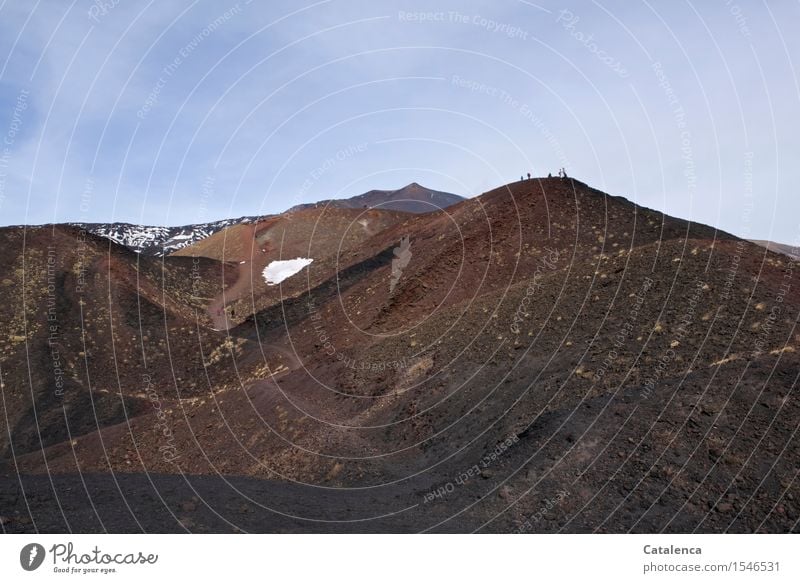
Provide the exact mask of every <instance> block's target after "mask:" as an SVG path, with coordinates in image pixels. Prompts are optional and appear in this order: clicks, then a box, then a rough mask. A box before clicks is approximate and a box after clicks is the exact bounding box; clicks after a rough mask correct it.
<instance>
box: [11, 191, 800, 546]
mask: <svg viewBox="0 0 800 583" xmlns="http://www.w3.org/2000/svg"><path fill="white" fill-rule="evenodd" d="M312 210H313V209H312ZM340 210H341V209H340ZM302 212H305V211H302ZM302 217H303V215H300V218H298V217H297V216H294V217H292V218H290V219H289V218H287V219H286V221H287V223H286V227H285V229H284V231H283V232H284V233H289V232H291V233H293V234H292V237H294V238H295V242H294V243H292V245H299V244H300V243H299V242H300V241H301V239H302V238H303V237H306V244H307V247H306V248H307V249H308V248H310V249H312V251H315V250H319V252H318V253H317V254H316V255H313V254H308V255H307V256H311V257H313V258H314V259H315V261H314V263H312V264H311V265H310V266H309V267H308V268H306V269H305V270H304V271H303V272H301V274H299V275H297V276H294V277H292V278H289V279H288V280H286V281H285V282H284V283H283V284H281V285H279V286H274V287H268V286H266V285H263V282H262V284H260V285H256V280H257V279H260V269H263V266H260V263H257V262H256V261H255V260H253V262H252V264H244V267H239V264H238V263H232V262H226V263H218V262H214V261H212V260H208V262H207V263H203V270H204V272H203V273H204V277H203V285H204V286H206V289H205V291H204V293H203V297H205V298H209V299H208V300H206V301H208V302H210V303H202V302H194V303H192V301H191V300H190V298H189V297H188V296H187V295H186V288H187V282H186V279H187V278H189V276H188V275H187V269H191V268H192V266H193V264H192V261H193V260H192V258H191V257H188V258H180V257H174V258H169V259H168V260H167V261H165V262H164V263H163V264H161V263H147V262H143V261H141V260H139V261H138V262H137V258H136V257H135V256H132V255H131V254H128V253H126V252H125V251H124V250H121V249H119V248H117V247H115V246H111V247H109V246H108V245H107V244H106V250H107V252H106V253H103V251H102V249H101V245H102V244H101V243H100V242H99V241H96V242H95V243H94V244H95V252H94V253H95V255H93V257H94V258H95V261H96V262H97V263H96V265H99V266H101V268H100V269H97V268H96V269H97V274H98V275H97V277H96V278H95V279H94V280H93V282H94V283H93V287H92V290H94V291H92V295H91V296H90V297H87V298H84V301H86V302H87V305H86V306H85V307H84V310H85V313H87V314H89V315H90V317H89V318H87V317H86V316H84V318H83V321H84V324H82V325H81V324H80V322H81V316H80V312H79V311H78V312H76V311H75V310H74V309H73V308H72V307H70V306H72V304H70V306H66V305H65V306H63V307H60V308H59V311H58V314H59V318H61V319H62V321H64V322H69V324H70V325H71V326H73V327H76V328H77V333H78V335H77V336H76V338H85V337H89V338H90V339H92V340H93V342H94V343H95V345H96V346H94V347H93V350H94V351H95V352H94V353H93V359H92V361H93V362H96V364H92V363H91V362H90V364H89V365H88V366H89V370H90V372H91V374H92V375H96V377H97V378H99V379H101V380H102V381H103V383H102V384H101V383H98V382H97V380H96V379H95V381H94V382H93V383H92V384H91V386H90V384H89V382H88V380H86V379H84V377H85V376H86V375H85V374H84V373H85V371H84V370H83V367H84V366H85V363H84V362H82V361H81V360H80V359H78V358H74V357H71V359H70V361H69V366H70V371H71V373H72V374H73V376H74V377H75V379H76V380H74V381H71V382H72V384H71V385H70V391H69V392H68V395H70V397H69V399H75V401H70V403H69V404H68V405H69V406H67V407H65V406H64V402H63V401H60V400H54V399H53V398H51V397H46V395H47V394H48V391H51V389H50V388H49V383H50V381H49V380H48V378H49V377H48V375H49V374H51V373H50V370H51V369H52V364H48V360H47V359H48V358H49V351H48V350H46V348H47V347H46V343H45V344H43V340H46V337H43V336H42V331H41V330H39V331H33V332H30V333H29V335H28V336H27V337H26V338H27V340H25V341H20V340H18V337H19V332H18V330H19V329H20V328H19V326H18V320H19V315H20V314H26V315H27V316H26V317H27V318H28V321H34V320H35V318H36V314H37V312H38V311H41V305H42V302H45V301H46V294H44V293H43V292H42V291H41V290H40V287H41V280H36V283H35V285H34V284H33V283H31V282H30V281H27V280H26V282H25V283H24V284H23V283H22V282H21V280H20V279H18V278H17V276H18V275H20V274H18V273H17V272H18V271H19V269H20V261H21V259H20V258H21V257H25V258H27V260H28V261H31V262H38V263H36V265H37V269H41V267H42V265H43V264H42V263H41V260H42V249H43V248H45V247H46V245H47V244H48V243H49V241H50V240H51V238H50V235H49V233H47V232H37V233H35V234H34V235H29V236H28V237H27V239H25V240H24V244H23V242H22V240H21V239H20V237H21V234H20V232H18V231H13V230H5V231H0V235H2V236H3V237H5V238H6V240H5V243H6V246H5V247H4V248H5V249H10V250H11V251H9V252H8V253H6V254H4V255H2V257H1V258H0V261H2V262H3V263H0V269H2V272H3V275H2V277H5V278H7V279H9V280H10V281H11V282H12V283H11V284H9V286H10V287H14V288H15V289H21V288H19V286H23V285H24V286H27V287H24V289H26V290H31V291H30V292H28V291H26V294H25V296H24V298H21V300H20V302H11V303H10V305H9V306H8V307H7V308H6V310H7V312H6V314H5V316H6V317H8V318H9V320H8V321H9V322H11V324H10V325H9V326H8V330H9V338H12V337H13V338H12V339H11V340H9V341H7V343H6V344H5V345H4V346H3V350H4V352H3V360H2V376H3V382H4V389H3V396H4V403H5V407H6V412H7V413H6V415H7V416H6V419H7V420H8V429H9V431H8V432H6V431H4V432H2V435H4V436H5V435H10V436H11V438H10V439H7V440H6V442H5V445H6V447H5V452H6V454H5V472H6V474H5V476H6V477H5V478H3V479H2V480H1V481H0V484H2V488H0V501H2V502H3V504H4V506H3V507H2V508H3V509H2V510H0V515H4V516H7V517H9V521H7V523H6V525H4V528H5V529H7V530H14V531H31V530H35V529H39V530H48V531H63V530H67V529H75V530H81V531H93V530H97V529H100V528H106V529H109V530H114V531H129V530H133V531H136V530H146V531H180V530H190V531H200V532H204V531H214V532H216V531H222V532H227V531H230V530H235V529H241V530H246V531H279V532H283V531H314V532H320V531H321V532H331V531H336V532H338V531H343V532H353V531H384V532H385V531H389V532H394V531H422V530H431V531H457V532H463V531H473V530H483V531H496V532H509V531H524V532H629V531H635V532H657V531H668V532H689V531H695V530H697V531H701V532H726V531H733V532H755V531H759V532H760V531H768V532H789V531H797V530H798V520H799V519H800V505H799V504H798V496H800V486H799V482H798V479H797V473H798V467H800V463H799V462H800V459H798V457H799V456H798V451H800V448H798V447H797V445H798V444H797V439H798V428H800V421H799V420H800V411H799V410H798V400H797V391H796V387H797V381H798V372H800V355H798V352H797V351H798V350H800V346H798V344H800V336H799V335H798V330H797V317H798V314H799V313H800V297H798V295H797V293H796V289H797V286H798V283H800V282H798V275H799V274H800V270H798V269H797V267H798V266H797V264H796V262H794V261H793V260H792V259H791V258H790V257H786V256H782V255H777V254H774V253H772V252H769V251H767V250H766V249H763V248H760V247H757V246H755V245H753V244H751V243H748V242H745V241H741V240H739V239H737V238H735V237H733V236H731V235H728V234H726V233H723V232H719V231H717V230H715V229H713V228H711V227H707V226H704V225H698V224H695V223H689V222H687V221H683V220H680V219H675V218H672V217H666V216H664V215H662V214H660V213H658V212H655V211H652V210H648V209H644V208H642V207H638V206H636V205H634V204H632V203H630V202H629V201H627V200H625V199H621V198H618V197H612V196H608V195H606V194H604V193H602V192H599V191H597V190H594V189H591V188H589V187H588V186H586V185H585V184H582V183H580V182H579V181H576V180H560V179H542V180H531V181H524V182H519V183H514V184H511V185H508V186H505V187H502V188H498V189H496V190H494V191H491V192H489V193H486V194H484V195H482V196H480V197H478V198H475V199H470V200H467V201H465V202H463V203H460V204H458V205H456V206H454V207H451V208H448V209H446V210H445V211H441V212H438V213H433V214H430V215H420V216H413V217H408V216H398V217H397V220H391V221H387V223H386V224H384V225H382V226H381V228H380V229H374V230H372V231H371V233H370V232H366V231H367V230H366V229H364V230H363V231H364V232H363V233H361V234H359V236H358V237H357V238H354V239H353V240H352V241H353V244H343V245H339V244H334V243H337V242H338V241H344V240H347V236H345V235H343V234H342V233H345V234H346V233H348V232H349V230H348V229H343V230H339V231H334V232H333V233H334V234H333V235H328V236H327V238H326V239H325V240H324V241H320V244H319V246H317V247H315V246H314V245H315V243H314V239H313V236H312V234H313V233H315V230H314V224H315V221H316V218H317V216H315V215H308V217H307V218H302ZM344 218H345V217H344V215H341V217H340V218H339V219H337V224H342V223H343V222H344ZM348 220H349V222H347V223H346V224H352V223H353V220H352V217H349V218H348ZM288 221H291V222H288ZM280 224H283V223H275V225H280ZM274 228H275V227H274V225H273V226H271V227H269V228H265V229H264V230H262V229H261V228H260V227H252V230H251V231H249V232H248V230H247V229H240V230H239V231H240V233H244V235H240V238H238V239H235V240H233V244H234V245H235V246H238V248H240V249H244V248H246V245H247V244H250V245H251V250H252V241H257V240H258V239H259V237H260V236H261V235H262V234H265V233H267V234H268V233H270V232H275V231H271V229H274ZM54 232H55V233H56V234H55V235H54V236H55V240H56V244H57V245H61V246H64V247H66V245H67V243H68V240H69V237H68V236H67V235H66V234H65V233H66V232H65V231H63V230H61V229H60V228H59V229H56V231H54ZM70 236H72V235H70ZM403 237H408V238H409V240H410V242H411V247H410V249H411V253H412V256H411V258H410V260H409V261H408V263H407V265H406V266H405V267H404V268H403V269H402V273H401V274H400V275H399V279H398V280H397V281H398V283H397V287H396V288H395V290H394V293H392V294H390V293H389V282H390V280H391V277H392V270H393V267H392V260H393V258H395V257H396V255H395V254H394V252H393V251H394V249H395V248H396V247H397V246H398V244H399V242H400V240H401V239H402V238H403ZM283 240H284V241H285V240H286V239H285V238H284V239H283ZM211 243H213V245H212V244H211ZM211 243H206V247H205V248H206V249H212V248H214V247H215V245H217V243H215V242H211ZM226 248H227V247H223V249H226ZM273 249H274V248H273ZM273 249H270V250H269V252H268V253H265V254H262V255H265V256H266V257H264V258H263V260H264V261H266V260H267V259H268V258H269V257H271V255H270V253H271V252H273ZM295 249H297V247H296V246H295V247H293V248H292V254H294V253H295ZM220 251H221V249H220V248H219V246H218V245H217V247H216V251H215V252H217V253H218V252H220ZM190 254H191V252H190ZM251 255H252V253H251ZM297 255H301V256H303V255H306V254H305V253H299V252H298V253H297ZM286 256H287V255H283V257H284V258H285V257H286ZM220 257H222V256H220ZM225 259H226V261H227V260H228V257H227V256H225ZM180 261H183V262H184V263H180ZM104 262H106V263H104ZM134 266H137V268H136V269H134ZM259 266H260V268H259ZM73 267H74V266H73V265H72V264H71V263H70V262H69V261H66V260H65V262H64V263H63V265H62V266H61V271H60V273H63V276H64V278H65V281H67V282H69V281H70V280H69V277H70V276H69V275H68V273H69V272H70V271H71V269H72V268H73ZM257 270H258V271H257ZM148 274H149V275H152V276H153V277H148ZM159 274H160V276H159ZM248 280H249V281H248ZM243 281H244V282H245V283H244V284H242V283H240V282H243ZM223 286H227V287H225V288H224V293H225V300H224V302H225V304H227V305H229V306H231V307H234V308H235V311H236V317H235V318H232V322H230V323H229V322H223V323H224V324H226V326H227V325H229V324H233V326H230V328H229V330H228V331H227V333H217V332H214V331H212V330H211V328H213V327H219V324H220V322H219V321H216V322H215V321H212V319H210V318H208V317H207V316H206V315H205V313H204V310H205V309H206V308H207V307H208V306H209V305H214V302H219V301H220V298H221V297H222V294H223ZM68 287H69V286H67V288H68ZM34 290H39V291H38V292H36V293H34ZM109 290H110V291H109ZM37 294H38V295H37ZM65 297H67V298H69V297H70V295H69V293H66V295H65ZM234 297H235V299H230V298H234ZM109 298H111V299H112V300H113V301H109ZM136 298H138V301H139V302H142V306H145V305H146V302H149V303H150V304H152V308H150V307H148V308H147V309H144V308H142V309H141V314H139V313H138V312H137V311H135V310H134V311H133V312H132V311H131V309H132V308H129V307H126V306H128V304H130V302H133V304H131V305H132V306H136V303H135V302H136ZM22 299H24V301H25V302H28V303H24V304H23V302H22ZM126 302H127V303H126ZM148 305H149V304H148ZM219 305H221V304H219ZM198 314H199V315H198ZM39 318H40V319H41V315H39ZM23 321H24V319H23ZM143 322H144V324H142V323H143ZM76 323H77V326H75V324H76ZM137 325H143V326H145V328H147V337H148V340H147V341H146V342H141V341H138V342H136V341H135V340H129V339H128V338H129V337H130V336H133V335H134V334H135V332H134V330H135V329H136V326H137ZM124 326H128V328H124ZM81 330H83V334H81V333H80V332H81ZM112 332H113V335H112ZM14 339H16V340H14ZM162 339H163V342H162ZM140 344H144V354H145V355H146V356H147V357H148V358H147V363H146V365H145V363H144V359H142V358H139V357H138V356H137V355H136V350H137V349H138V350H139V351H140V352H141V351H142V346H140ZM109 345H110V346H111V347H113V348H114V350H113V351H112V350H110V349H109V348H108V346H109ZM160 346H164V350H163V351H162V350H161V349H160V348H159V347H160ZM79 348H80V346H79V345H77V344H74V343H73V344H69V345H68V346H67V347H66V348H65V351H64V353H65V354H68V355H73V354H74V353H75V352H76V351H78V350H79ZM150 353H152V354H150ZM37 359H38V360H37ZM126 360H127V362H126ZM34 361H35V362H38V363H40V366H41V370H42V371H44V372H43V373H42V374H40V375H38V376H36V375H35V374H33V373H32V374H31V376H30V377H29V375H28V374H27V368H28V367H27V366H26V364H27V363H31V362H34ZM48 366H49V367H50V368H49V369H48ZM145 366H146V369H145V368H144V367H145ZM32 370H33V369H32ZM143 370H147V371H151V372H152V373H153V378H154V385H156V386H157V391H156V392H157V394H158V395H159V399H160V401H159V404H160V410H161V411H162V412H163V413H162V417H161V418H159V417H158V416H157V412H156V411H155V410H154V408H153V405H152V402H151V401H150V400H148V399H145V398H142V396H141V388H140V387H138V385H139V384H140V377H141V374H142V371H143ZM87 378H88V377H87ZM103 390H104V391H106V392H101V391H103ZM30 395H33V396H34V400H31V398H30ZM101 395H105V396H104V397H101ZM79 398H81V399H85V400H84V401H79V400H78V399H79ZM48 399H49V400H48ZM103 399H105V400H103ZM93 404H94V405H93ZM98 404H99V406H98ZM81 407H83V408H84V409H83V410H84V415H83V417H81V416H78V415H77V414H76V413H75V411H76V410H80V409H81ZM64 411H67V414H66V415H64V414H63V412H64ZM37 417H38V420H39V427H43V428H44V429H43V430H41V431H39V430H37V425H36V423H35V420H36V419H37ZM164 427H168V428H169V435H165V434H164V432H163V428H164ZM37 436H43V437H44V438H45V439H43V441H42V442H41V443H38V442H37V439H36V438H37ZM4 439H5V438H4ZM165 447H168V448H169V449H168V450H166V451H167V452H168V453H170V455H166V456H165V455H164V452H165V449H164V448H165ZM172 454H174V455H172ZM476 467H477V468H476ZM51 480H53V482H52V484H57V486H56V487H57V488H58V490H56V492H57V493H58V497H54V495H53V486H52V485H51ZM66 488H70V490H66ZM125 502H127V504H128V505H127V506H124V503H125ZM59 504H61V508H59V506H58V505H59ZM29 508H30V510H29ZM90 508H91V509H93V510H88V509H90ZM95 510H96V514H95ZM101 524H102V526H100V525H101Z"/></svg>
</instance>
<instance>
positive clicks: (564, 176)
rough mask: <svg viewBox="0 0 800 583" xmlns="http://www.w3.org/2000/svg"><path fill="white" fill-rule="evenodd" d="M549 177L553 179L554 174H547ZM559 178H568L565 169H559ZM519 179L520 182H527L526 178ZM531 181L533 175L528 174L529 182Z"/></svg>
mask: <svg viewBox="0 0 800 583" xmlns="http://www.w3.org/2000/svg"><path fill="white" fill-rule="evenodd" d="M547 177H548V178H552V177H553V174H552V173H551V172H548V173H547ZM558 177H559V178H566V177H567V171H566V170H564V169H563V168H559V169H558ZM519 179H520V182H521V181H523V180H525V177H524V176H520V177H519ZM530 179H531V173H530V172H528V180H530Z"/></svg>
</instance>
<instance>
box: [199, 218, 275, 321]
mask: <svg viewBox="0 0 800 583" xmlns="http://www.w3.org/2000/svg"><path fill="white" fill-rule="evenodd" d="M272 222H274V221H261V222H258V223H253V224H250V225H242V228H241V229H239V237H240V241H241V245H242V250H243V254H242V256H241V257H242V259H238V261H239V265H238V266H237V271H238V275H237V278H236V282H235V283H234V284H233V285H232V286H231V287H229V288H228V289H226V290H223V291H222V293H220V294H219V295H218V296H217V297H215V298H214V299H213V301H212V302H211V303H210V304H209V305H208V308H207V311H208V315H209V317H210V318H211V321H212V322H213V324H214V328H215V329H216V330H220V331H222V330H230V329H231V328H232V327H233V326H235V325H236V323H235V322H233V321H232V320H231V318H230V317H229V316H228V313H227V312H226V311H225V307H226V306H227V305H228V304H230V303H231V302H235V301H236V300H238V299H240V298H241V297H242V296H244V295H245V292H248V291H250V290H251V289H252V285H253V283H254V282H255V280H256V278H257V277H260V275H261V272H262V271H263V270H264V267H266V265H267V256H268V254H269V251H270V250H271V244H270V242H269V241H265V242H263V243H258V244H257V240H258V236H259V234H260V233H261V232H263V231H265V230H266V229H267V228H269V227H270V226H271V223H272ZM262 250H265V251H264V252H262Z"/></svg>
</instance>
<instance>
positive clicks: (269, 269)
mask: <svg viewBox="0 0 800 583" xmlns="http://www.w3.org/2000/svg"><path fill="white" fill-rule="evenodd" d="M312 261H314V260H313V259H306V258H303V257H298V258H297V259H288V260H286V261H273V262H272V263H270V264H269V265H267V266H266V267H265V268H264V272H263V274H264V280H265V281H266V282H267V285H277V284H279V283H280V282H282V281H283V280H285V279H286V278H288V277H292V276H293V275H294V274H296V273H298V272H299V271H300V270H301V269H303V268H304V267H306V266H307V265H310V264H311V262H312Z"/></svg>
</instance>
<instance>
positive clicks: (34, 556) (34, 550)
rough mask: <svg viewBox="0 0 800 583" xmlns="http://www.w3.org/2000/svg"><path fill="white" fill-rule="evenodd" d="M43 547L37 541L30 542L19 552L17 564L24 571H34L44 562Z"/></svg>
mask: <svg viewBox="0 0 800 583" xmlns="http://www.w3.org/2000/svg"><path fill="white" fill-rule="evenodd" d="M44 555H45V552H44V547H43V546H42V545H40V544H38V543H30V544H28V545H25V546H24V547H22V550H21V551H20V552H19V564H20V565H22V568H23V569H25V570H26V571H35V570H36V569H38V568H39V567H41V566H42V563H43V562H44Z"/></svg>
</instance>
